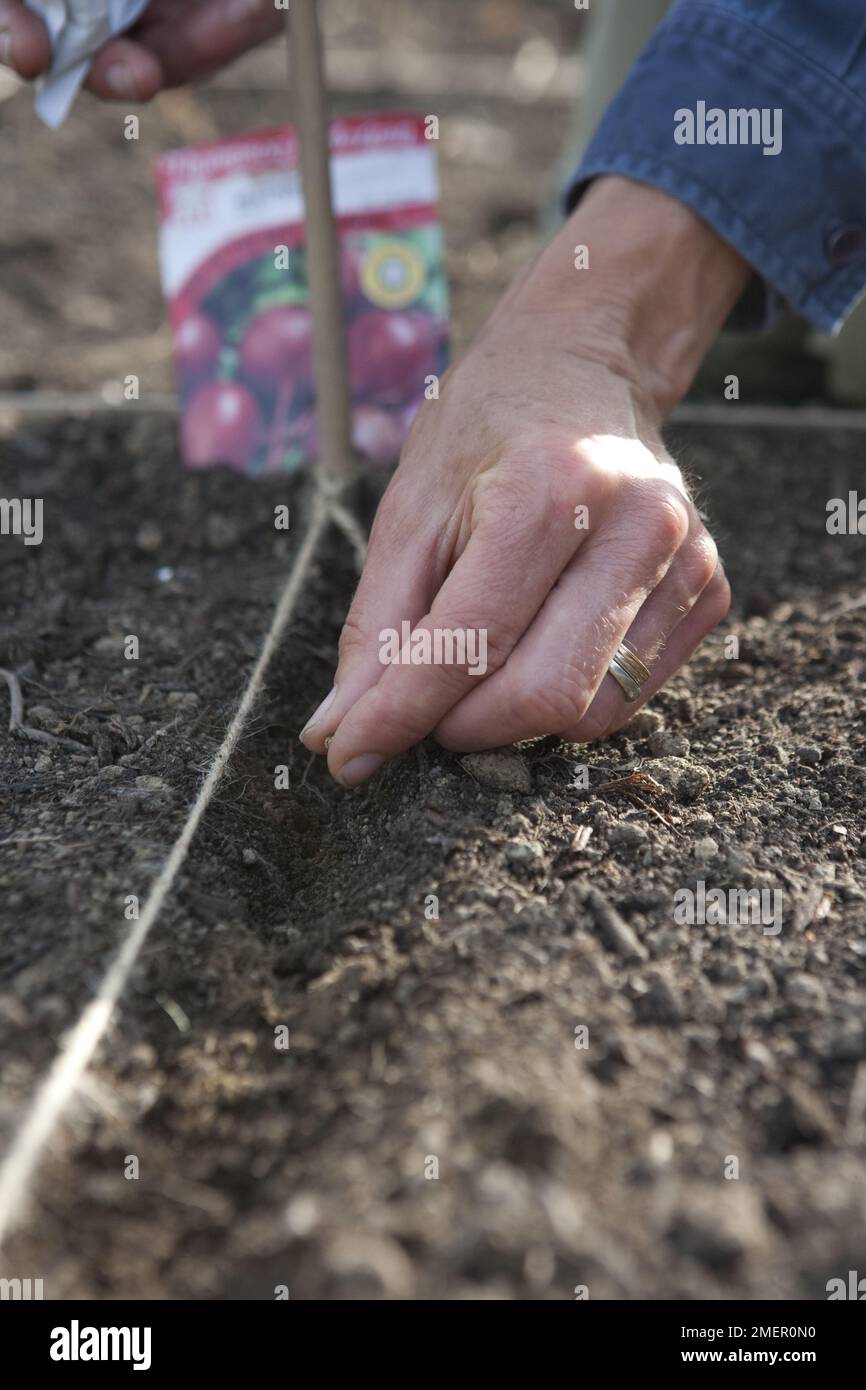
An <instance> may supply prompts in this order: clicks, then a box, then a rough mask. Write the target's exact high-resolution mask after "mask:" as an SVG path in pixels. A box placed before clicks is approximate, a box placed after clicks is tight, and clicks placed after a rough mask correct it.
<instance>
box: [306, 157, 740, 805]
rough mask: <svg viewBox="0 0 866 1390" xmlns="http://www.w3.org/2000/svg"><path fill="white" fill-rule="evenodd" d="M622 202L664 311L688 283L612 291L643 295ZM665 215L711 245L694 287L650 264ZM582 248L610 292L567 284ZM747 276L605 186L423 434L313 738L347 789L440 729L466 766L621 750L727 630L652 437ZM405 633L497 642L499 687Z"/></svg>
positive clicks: (516, 293)
mask: <svg viewBox="0 0 866 1390" xmlns="http://www.w3.org/2000/svg"><path fill="white" fill-rule="evenodd" d="M597 190H598V191H597ZM623 197H624V198H625V200H626V205H625V206H623V205H622V199H623ZM611 199H613V202H612V201H611ZM617 199H619V203H617ZM629 200H632V202H634V200H637V202H638V203H639V204H640V206H638V207H637V208H635V207H634V206H632V207H631V213H633V214H635V215H636V216H637V218H638V220H637V222H636V223H633V225H636V226H638V227H639V228H642V230H641V231H640V232H639V233H638V236H639V239H641V240H642V239H643V238H644V237H646V239H647V242H648V245H649V246H650V247H652V248H654V252H653V254H654V261H655V263H654V265H653V266H652V267H651V274H649V275H648V276H646V277H645V278H646V283H647V286H648V288H649V289H650V290H651V292H652V295H655V296H657V295H659V294H660V290H659V285H658V281H659V279H660V278H661V279H663V278H664V265H663V262H664V260H665V256H668V255H671V256H672V257H673V259H672V262H671V268H672V269H673V268H674V266H676V268H677V274H678V276H679V279H680V281H685V282H690V283H689V284H687V286H686V288H685V290H683V289H682V287H681V288H680V290H679V291H678V292H676V293H674V292H673V291H671V292H669V293H666V294H665V293H664V292H662V298H661V300H660V302H659V305H658V306H655V305H652V304H648V303H647V302H644V304H643V305H642V307H641V308H640V309H639V310H638V309H634V310H633V304H634V302H635V301H634V300H633V295H632V291H631V290H628V291H627V292H623V290H622V287H621V286H620V288H617V286H618V284H619V282H620V281H621V280H622V278H623V276H624V275H625V278H626V279H632V280H633V281H634V282H635V283H636V282H637V279H638V278H639V265H640V261H639V258H638V257H636V256H633V255H632V252H631V250H630V249H629V248H628V246H627V245H625V249H624V251H623V250H620V251H619V252H617V250H616V246H615V243H616V242H617V238H618V236H621V235H625V234H624V233H623V232H622V230H620V231H619V232H617V231H616V230H615V227H616V226H617V225H619V227H620V229H621V228H622V226H623V225H624V224H623V219H624V218H625V217H626V214H627V213H628V210H629V209H628V202H629ZM647 200H649V208H647ZM650 214H651V215H650ZM652 216H658V217H661V219H662V221H663V222H664V219H668V221H667V222H666V223H665V226H664V230H665V231H666V232H667V233H668V234H669V237H670V240H671V241H672V242H674V243H676V241H677V237H676V235H674V232H675V231H676V223H677V220H678V219H687V221H686V222H684V223H683V235H689V236H692V237H694V236H695V234H697V238H699V239H703V240H699V241H698V242H697V243H696V245H695V248H694V249H695V254H694V256H693V259H692V265H693V267H694V270H693V273H691V274H690V273H689V271H683V269H682V262H681V260H680V258H681V257H682V256H683V255H684V253H685V247H684V246H683V245H678V246H676V245H675V246H671V247H670V249H669V251H668V252H659V251H657V249H655V248H657V247H658V245H659V241H658V240H656V239H655V237H656V235H657V234H659V233H662V232H663V228H662V227H657V228H655V229H653V228H652V227H649V228H647V219H648V218H649V221H650V222H651V221H652ZM671 218H673V224H674V225H673V226H671V223H670V219H671ZM577 231H579V232H580V235H576V232H577ZM575 240H577V241H580V242H583V243H586V244H589V245H590V247H591V251H590V255H591V256H593V255H595V256H596V257H597V260H598V261H599V262H600V263H602V262H605V261H606V262H607V264H609V265H610V266H611V267H613V260H612V259H611V258H612V257H615V256H617V255H619V257H620V261H619V264H618V266H617V268H616V273H613V272H612V273H611V274H610V276H609V278H608V277H606V276H605V275H604V273H602V275H601V276H600V277H598V285H597V288H595V289H592V290H591V289H590V287H589V282H588V281H587V282H585V284H579V282H578V278H577V277H579V276H580V275H581V274H583V275H591V274H593V273H594V272H592V271H588V272H583V271H576V270H575V269H574V267H573V263H572V256H573V243H574V242H575ZM661 240H662V242H664V235H662V236H661ZM608 243H611V247H610V251H611V256H610V257H606V250H605V248H606V245H608ZM711 252H712V253H713V254H712V255H711V254H710V253H711ZM563 255H564V256H566V257H567V259H566V261H565V266H566V267H567V269H565V271H564V273H563V266H562V264H561V262H562V257H563ZM623 257H624V259H623ZM702 258H703V260H704V261H705V262H707V266H701V267H699V266H698V262H699V261H700V260H701V259H702ZM711 261H712V262H713V268H714V276H715V280H716V290H715V294H714V295H713V294H710V295H708V296H706V298H705V299H704V300H703V307H702V310H701V313H700V314H697V312H696V310H695V305H694V304H692V303H691V302H689V303H688V304H686V303H685V302H684V301H691V298H692V293H691V291H692V288H694V289H697V288H698V284H697V282H698V280H699V279H702V278H703V274H704V270H705V269H706V268H707V267H708V266H709V263H710V262H711ZM632 262H633V264H632ZM630 265H631V269H632V271H633V272H634V274H630V273H628V272H629V266H630ZM724 272H727V274H725V273H724ZM747 274H748V272H747V269H746V268H745V266H744V265H743V263H742V262H740V260H739V257H736V255H735V253H733V252H732V251H730V249H729V248H728V247H726V246H725V245H724V244H723V243H722V242H720V241H718V239H717V238H716V237H715V235H714V234H713V233H712V232H710V230H709V228H707V227H705V226H704V224H702V223H699V222H698V219H696V218H694V217H693V216H692V214H691V213H689V212H687V210H686V209H684V208H682V207H681V206H680V205H679V204H676V203H674V202H673V200H671V199H668V198H667V197H666V196H665V195H663V194H659V193H656V192H654V191H653V190H650V189H646V188H643V187H641V186H640V185H637V184H628V183H626V181H624V180H618V179H610V180H601V181H600V182H599V184H598V185H594V186H593V189H591V190H590V193H589V194H588V195H587V198H586V208H585V210H581V209H579V210H578V213H576V214H575V215H574V218H573V219H572V224H571V225H567V226H566V228H565V230H564V232H563V233H561V234H560V235H559V237H558V238H557V239H556V241H555V242H554V243H553V244H552V246H551V247H550V248H549V249H548V251H547V252H546V253H545V254H544V256H543V257H542V258H541V260H540V262H539V263H538V264H537V266H536V267H535V268H533V269H532V270H531V271H530V272H529V274H528V275H527V276H526V277H525V278H524V280H523V282H522V283H521V284H519V285H518V286H517V287H516V288H515V289H513V290H512V291H511V293H510V294H509V295H508V296H507V297H506V299H505V301H503V303H502V304H501V305H500V306H499V308H498V310H497V311H496V313H495V314H494V315H493V317H492V319H491V320H490V322H489V323H488V325H487V327H486V328H485V329H484V331H483V332H482V333H481V335H480V336H479V338H478V339H477V340H476V342H475V343H474V344H473V346H472V348H471V350H470V351H469V353H468V354H467V356H466V357H465V358H464V359H463V361H462V362H461V363H460V364H458V365H457V366H456V367H455V368H453V369H452V370H451V371H450V372H449V373H448V374H447V375H446V377H445V378H444V379H443V383H442V390H441V396H440V399H439V400H437V401H430V402H428V403H427V404H425V406H424V407H423V409H422V411H421V412H420V414H419V416H418V419H417V420H416V422H415V425H414V426H413V429H412V432H411V434H410V437H409V439H408V441H407V444H406V446H405V448H404V451H403V456H402V458H401V461H400V465H399V467H398V469H397V472H396V474H395V476H394V479H393V481H392V483H391V485H390V487H389V488H388V490H387V492H386V494H385V496H384V498H383V500H382V503H381V505H380V508H379V511H378V514H377V517H376V521H375V525H374V528H373V533H372V536H371V541H370V549H369V557H368V560H367V564H366V567H365V569H364V574H363V576H362V579H361V582H360V585H359V587H358V591H357V594H356V597H355V600H354V602H353V604H352V607H351V610H350V613H349V616H348V618H347V621H346V625H345V629H344V631H343V635H342V638H341V642H340V657H339V665H338V669H337V673H336V677H335V688H336V693H335V694H334V695H333V696H332V697H331V698H330V703H329V704H327V702H326V705H325V707H323V708H321V709H320V711H319V712H318V713H317V715H316V716H314V718H313V720H312V721H311V723H310V724H309V725H308V726H307V728H306V729H305V730H304V733H303V735H302V737H303V740H304V742H305V743H306V745H307V746H308V747H309V748H311V749H314V750H315V751H318V752H323V751H324V750H325V746H326V744H325V740H326V739H328V738H330V742H329V745H328V748H327V752H328V764H329V767H330V770H331V772H332V773H333V775H334V776H335V777H336V778H337V779H338V780H339V781H340V782H342V783H343V784H344V785H347V786H354V785H356V784H357V783H359V782H361V781H363V780H365V779H366V778H367V777H369V776H371V775H372V773H373V772H375V771H376V769H377V768H378V767H379V766H380V765H381V763H382V762H383V761H385V760H387V759H389V758H393V757H394V756H395V755H397V754H399V753H401V752H403V751H404V750H406V749H408V748H410V747H411V746H412V745H413V744H414V743H416V742H417V741H418V740H419V739H421V738H423V737H424V736H425V735H426V734H429V733H431V732H432V733H433V734H434V736H435V737H436V738H437V739H438V740H439V742H440V743H442V744H444V745H445V747H447V748H450V749H455V750H469V749H482V748H492V747H498V746H500V745H503V744H507V743H511V742H513V741H515V740H518V739H525V738H531V737H536V736H538V735H542V734H561V735H562V736H563V737H565V738H567V739H570V740H574V741H577V742H584V741H587V740H590V739H594V738H598V737H601V736H603V735H605V734H608V733H611V732H612V731H614V730H615V729H617V728H619V727H620V726H621V725H623V724H625V723H626V722H627V721H628V720H629V719H630V718H631V717H632V716H633V715H634V713H635V711H636V710H637V709H638V708H640V705H641V704H642V703H643V702H644V701H645V700H646V699H648V698H649V697H650V696H651V695H652V694H653V693H654V692H655V691H656V690H658V689H659V687H660V686H661V685H663V684H664V682H665V681H666V680H668V679H669V678H670V676H671V675H672V674H673V673H674V672H675V671H676V670H677V669H678V667H680V666H681V665H682V664H683V662H685V661H686V660H687V659H688V657H689V656H690V654H691V653H692V651H694V649H695V647H696V646H697V644H698V643H699V642H700V641H701V639H702V638H703V637H704V636H705V635H706V634H707V633H708V632H709V631H710V630H711V629H712V628H713V627H714V626H715V625H716V624H717V623H718V622H719V621H720V619H721V618H722V617H723V616H724V615H725V613H726V612H727V609H728V604H729V600H730V591H729V588H728V584H727V580H726V579H725V576H724V572H723V570H722V567H721V565H720V564H719V561H718V555H717V551H716V547H715V544H714V542H713V541H712V539H711V537H710V536H709V534H708V533H707V530H706V528H705V526H704V525H703V522H702V520H701V517H700V516H699V514H698V511H697V509H696V508H695V505H694V503H693V502H692V501H691V500H690V498H689V495H688V492H687V489H686V487H685V485H684V482H683V478H682V475H681V473H680V471H679V469H678V468H677V467H676V466H675V464H674V463H673V462H672V461H671V459H670V458H669V457H668V455H667V453H666V452H665V450H664V448H663V446H662V444H661V440H660V437H659V424H660V421H661V418H662V415H663V413H664V411H665V410H666V409H667V408H669V407H670V405H671V404H672V403H673V399H675V398H676V397H677V396H678V395H679V394H680V392H681V391H682V390H684V389H685V385H684V383H685V384H686V385H687V378H688V377H689V376H690V375H691V372H692V371H693V370H694V367H695V366H696V365H697V362H698V361H699V360H700V356H701V355H702V353H703V351H704V350H705V349H706V347H707V346H708V343H709V341H711V340H712V336H713V334H714V333H715V331H716V328H717V327H718V326H719V323H720V322H721V321H722V319H723V318H724V316H725V314H726V312H727V309H728V308H729V307H730V304H731V303H732V302H733V301H735V299H736V297H737V295H738V294H739V292H740V290H741V289H742V286H743V284H744V283H745V279H746V277H747ZM560 277H561V278H560ZM692 281H694V285H692V284H691V282H692ZM639 297H640V296H638V298H639ZM676 301H680V302H679V303H677V302H676ZM599 306H601V307H599ZM672 307H673V309H674V312H676V313H678V314H679V315H680V317H681V319H682V320H687V319H688V317H689V316H690V315H691V314H692V313H693V312H695V317H696V322H697V320H698V319H700V320H701V327H700V328H696V329H694V330H693V331H692V330H689V331H688V332H687V333H686V334H685V335H684V334H683V331H682V329H681V328H680V330H679V335H678V336H677V335H676V334H673V335H671V334H670V333H669V332H668V327H669V326H670V325H669V324H667V322H666V320H665V315H667V314H669V313H670V311H671V308H672ZM711 320H712V326H711V325H710V321H711ZM659 335H660V336H659ZM686 338H687V339H688V343H686V341H685V339H686ZM674 339H676V341H674ZM662 344H664V350H662ZM644 358H645V359H646V361H647V363H648V364H651V365H647V366H646V367H645V368H644V367H643V366H642V363H643V360H644ZM666 362H669V363H670V370H669V371H668V370H667V369H666V367H665V363H666ZM406 620H408V622H409V623H410V624H411V627H412V630H413V633H414V632H416V631H418V630H427V631H429V632H430V633H431V634H432V633H433V632H434V631H435V630H436V629H438V630H440V631H444V630H464V631H467V630H468V631H473V632H475V633H483V634H484V635H485V639H486V671H485V673H484V674H483V675H482V674H480V673H476V674H472V673H471V670H470V669H469V664H468V662H467V663H464V664H463V665H457V664H445V662H443V661H440V663H439V664H430V665H412V664H383V663H382V660H381V659H380V647H381V636H382V634H383V632H384V631H385V630H387V629H394V630H396V631H397V632H400V631H401V624H402V623H403V622H404V621H406ZM626 636H627V638H628V641H629V642H630V643H631V645H632V646H633V647H634V648H635V650H636V651H637V652H638V653H639V654H640V656H641V657H642V658H643V660H644V661H645V662H646V663H647V665H648V666H649V667H650V668H651V671H652V678H651V680H650V681H649V682H647V684H646V686H645V687H644V689H643V691H642V695H641V700H640V701H639V702H638V703H636V704H629V703H627V702H626V700H625V698H624V696H623V692H622V690H621V689H620V687H619V686H618V685H617V684H616V682H615V681H614V680H613V678H612V677H611V676H610V675H609V674H608V665H609V663H610V661H611V658H612V656H613V654H614V651H615V649H616V647H617V645H618V643H619V642H620V641H621V640H622V639H623V637H626ZM433 650H435V648H434V649H433ZM477 650H478V648H476V652H477ZM476 669H477V663H476Z"/></svg>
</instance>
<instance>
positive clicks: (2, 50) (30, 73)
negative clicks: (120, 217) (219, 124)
mask: <svg viewBox="0 0 866 1390" xmlns="http://www.w3.org/2000/svg"><path fill="white" fill-rule="evenodd" d="M283 22H284V17H283V15H282V13H281V12H279V11H277V10H275V9H274V4H273V0H151V3H150V4H149V5H148V7H147V9H146V10H145V12H144V14H143V15H142V17H141V19H139V20H138V22H137V24H135V25H133V27H132V28H131V29H130V30H129V31H128V32H127V33H126V34H124V35H122V36H121V37H119V38H114V39H110V40H109V42H108V43H107V44H105V45H103V47H102V48H101V49H99V51H98V52H97V53H96V54H95V55H94V59H93V65H92V67H91V69H90V73H89V74H88V78H87V82H86V83H85V86H86V87H87V90H88V91H90V92H93V94H94V95H95V96H98V97H102V98H104V99H105V100H109V101H110V100H121V99H122V100H126V101H130V100H132V101H149V100H150V98H151V97H153V96H155V95H156V93H157V92H159V91H161V90H162V89H163V88H164V87H178V86H180V85H182V84H183V83H185V82H193V81H196V80H197V79H198V78H202V77H207V76H208V74H209V73H211V72H214V71H215V70H216V69H217V68H220V67H223V66H224V64H226V63H230V62H232V60H233V59H234V58H238V57H240V55H241V54H242V53H246V51H247V50H248V49H250V48H255V47H256V45H257V44H260V43H263V42H264V41H265V39H268V38H270V37H271V36H272V35H273V34H276V33H278V32H279V29H280V28H281V26H282V24H283ZM0 62H2V63H4V64H6V66H7V67H12V68H14V69H15V71H16V72H17V73H18V74H19V76H21V77H27V78H32V77H38V76H40V75H41V74H42V73H43V72H45V71H46V69H47V68H48V67H49V66H50V63H51V43H50V40H49V38H48V31H47V30H46V28H45V25H44V24H43V23H42V20H41V19H40V18H39V16H38V15H36V14H34V13H33V11H32V10H28V9H26V8H25V6H24V4H23V3H22V0H0Z"/></svg>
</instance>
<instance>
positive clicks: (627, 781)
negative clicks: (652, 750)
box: [590, 772, 680, 835]
mask: <svg viewBox="0 0 866 1390" xmlns="http://www.w3.org/2000/svg"><path fill="white" fill-rule="evenodd" d="M637 787H640V788H641V790H642V791H647V792H648V793H649V794H650V795H652V796H656V795H658V794H659V793H663V792H664V787H662V786H661V785H660V784H659V783H658V782H656V780H655V778H653V777H648V776H647V774H646V773H645V772H632V773H631V774H630V775H629V776H628V777H617V778H615V779H614V781H613V782H602V784H601V786H600V787H591V788H590V791H594V792H608V791H610V792H613V791H615V792H622V794H623V796H625V797H626V798H627V799H628V800H629V801H630V802H631V803H632V805H633V806H639V807H640V809H641V810H642V811H647V812H648V813H649V815H651V816H655V818H656V820H660V821H661V823H662V825H664V826H667V828H668V830H670V831H671V833H672V834H673V835H679V833H680V832H679V831H678V830H677V828H676V826H675V825H674V823H673V821H670V820H668V818H667V816H663V815H662V813H661V811H657V810H656V808H655V806H650V804H649V802H648V801H644V800H643V798H642V797H640V796H638V794H637V790H636V788H637Z"/></svg>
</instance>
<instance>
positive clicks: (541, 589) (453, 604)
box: [328, 514, 579, 787]
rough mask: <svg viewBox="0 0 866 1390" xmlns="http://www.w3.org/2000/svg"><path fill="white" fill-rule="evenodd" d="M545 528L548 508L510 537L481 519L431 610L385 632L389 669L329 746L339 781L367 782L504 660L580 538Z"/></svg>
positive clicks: (382, 645) (385, 665) (382, 647)
mask: <svg viewBox="0 0 866 1390" xmlns="http://www.w3.org/2000/svg"><path fill="white" fill-rule="evenodd" d="M545 529H546V528H545V526H544V518H543V516H542V515H540V514H539V515H537V516H536V517H535V518H534V519H533V520H531V521H530V522H529V523H528V524H527V523H522V524H521V525H519V526H518V527H516V528H512V531H513V534H512V535H507V536H503V535H502V534H501V533H500V532H499V530H498V528H497V526H496V525H495V524H494V523H492V522H491V521H488V522H487V523H486V524H481V525H479V527H478V529H477V530H476V531H475V532H474V533H473V535H472V536H471V537H470V540H469V543H468V545H467V547H466V549H465V551H464V552H463V554H462V555H461V557H460V559H459V560H458V561H457V563H456V565H455V566H454V568H453V569H452V571H451V573H450V574H449V576H448V578H447V579H446V580H445V583H444V584H443V585H442V588H441V589H440V590H439V593H438V595H437V597H436V599H435V600H434V602H433V605H432V607H431V609H430V612H429V613H428V614H426V615H425V616H424V617H423V618H422V619H421V620H420V622H418V623H417V624H416V625H415V626H414V627H413V628H411V630H408V631H407V629H408V627H409V625H408V624H401V628H400V629H399V630H397V629H390V630H389V629H385V630H383V631H382V632H380V633H379V634H378V637H379V641H380V661H381V662H382V664H383V668H384V669H383V674H382V676H381V677H380V678H379V680H378V682H377V683H376V684H375V685H374V686H373V687H372V688H371V689H370V690H368V691H367V692H366V694H364V695H363V696H362V697H361V698H360V699H359V700H358V701H357V702H356V704H354V705H353V706H352V708H351V709H350V710H349V712H348V713H347V714H346V715H345V717H344V718H343V720H342V721H341V723H340V724H339V726H338V728H337V732H336V734H335V735H334V737H333V739H332V740H331V743H330V747H329V750H328V766H329V768H330V770H331V772H332V774H333V776H334V777H335V778H336V779H337V781H338V782H341V783H342V785H343V786H347V787H352V786H356V785H357V784H358V783H359V782H363V781H365V780H366V779H367V778H368V777H370V776H372V774H373V773H374V772H375V771H377V769H378V768H379V767H380V766H381V764H382V763H383V762H385V761H386V760H387V759H388V758H393V757H395V756H396V755H397V754H398V753H403V752H405V750H406V749H407V748H411V747H412V745H413V744H415V743H417V742H418V741H419V740H420V739H422V738H424V736H425V735H426V734H429V733H430V732H431V731H432V730H433V729H434V728H435V727H436V725H437V724H438V723H439V721H440V720H441V719H442V718H443V717H444V715H445V714H447V712H448V710H450V709H451V708H452V706H453V705H455V704H456V703H457V701H458V700H461V699H462V698H463V696H464V695H465V694H467V692H468V691H469V690H470V689H471V688H472V686H473V685H477V684H478V682H479V681H480V680H483V679H484V678H485V677H486V676H487V675H489V674H490V673H491V672H493V671H495V670H498V669H499V667H501V666H502V665H503V664H504V662H505V661H506V659H507V657H508V654H509V652H511V651H512V649H513V648H514V647H515V645H516V644H517V641H518V639H519V638H520V636H521V635H522V633H523V632H524V630H525V629H526V627H527V626H528V625H529V623H530V622H531V621H532V619H533V618H534V616H535V614H536V613H537V612H538V609H539V608H540V607H541V605H542V603H543V602H544V600H545V598H546V597H547V594H548V592H549V591H550V588H551V586H552V585H553V584H554V583H555V582H556V580H557V578H558V577H559V575H560V573H561V572H562V570H563V568H564V567H565V565H566V564H567V562H568V560H569V559H570V558H571V556H572V555H573V553H574V551H575V549H576V546H577V543H578V540H579V536H578V534H577V532H575V531H574V530H572V531H571V533H570V534H569V533H568V530H567V528H566V527H554V528H552V534H550V533H548V534H544V532H545ZM515 576H517V577H518V579H519V583H515Z"/></svg>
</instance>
